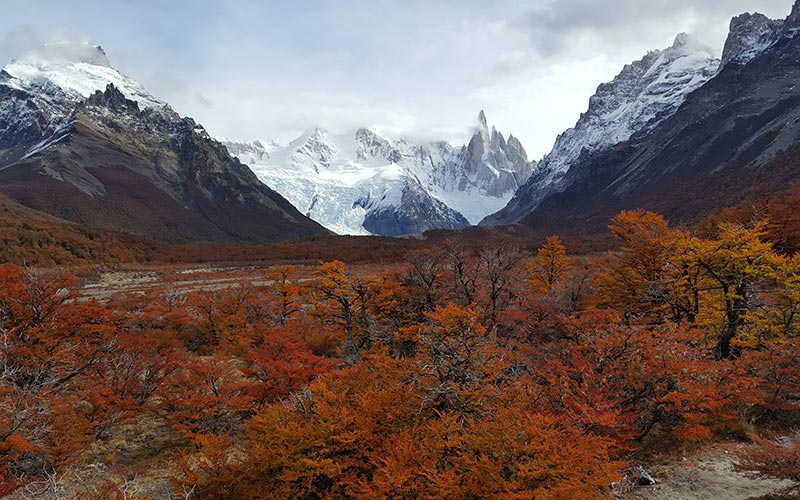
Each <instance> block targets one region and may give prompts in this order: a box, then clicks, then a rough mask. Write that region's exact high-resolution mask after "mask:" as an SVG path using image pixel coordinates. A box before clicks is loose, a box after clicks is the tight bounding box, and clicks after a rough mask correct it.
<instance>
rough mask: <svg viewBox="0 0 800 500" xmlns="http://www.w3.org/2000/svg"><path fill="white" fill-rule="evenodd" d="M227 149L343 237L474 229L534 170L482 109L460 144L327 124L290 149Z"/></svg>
mask: <svg viewBox="0 0 800 500" xmlns="http://www.w3.org/2000/svg"><path fill="white" fill-rule="evenodd" d="M225 145H226V146H227V148H228V150H229V151H230V152H231V154H233V155H234V156H236V157H238V158H239V159H240V160H241V161H242V162H243V163H245V164H247V165H249V166H250V167H251V168H252V169H253V171H254V172H255V173H256V175H258V177H259V178H260V179H261V180H262V181H264V182H265V183H267V184H269V185H270V186H273V187H274V188H275V189H276V190H277V191H278V192H280V193H281V194H282V195H283V196H285V197H286V198H287V199H288V200H289V201H291V202H292V203H293V204H294V205H295V206H296V207H298V208H299V209H300V210H301V211H303V212H304V213H305V214H306V215H307V216H308V217H310V218H312V219H314V220H316V221H317V222H319V223H320V224H322V225H323V226H325V227H327V228H328V229H330V230H332V231H335V232H337V233H340V234H378V235H383V236H397V235H405V234H418V233H422V232H424V231H427V230H430V229H458V228H462V227H466V226H468V225H470V224H476V223H477V222H479V221H480V220H481V219H482V218H483V217H485V216H487V215H489V214H491V213H493V212H495V211H497V210H499V209H500V208H502V207H503V206H505V205H506V204H507V203H508V201H509V200H510V199H511V196H512V195H513V194H514V192H515V191H516V190H517V189H518V188H519V186H521V185H522V184H523V183H524V182H525V180H527V178H528V177H529V176H530V174H531V172H532V170H533V167H534V166H535V163H534V162H530V161H529V160H528V157H527V153H526V152H525V149H524V148H523V147H522V144H521V143H520V142H519V140H518V139H516V138H515V137H514V136H509V138H508V140H506V139H505V137H504V136H503V135H502V134H501V133H499V132H498V131H497V130H495V129H494V128H492V129H491V130H490V129H489V127H488V124H487V121H486V116H485V114H484V113H483V112H482V111H481V113H480V115H479V117H478V125H477V127H476V129H475V132H474V135H473V136H472V138H471V139H470V141H469V143H468V144H467V145H465V146H463V147H461V148H454V147H453V146H451V145H450V144H449V143H447V142H445V141H431V142H420V141H416V142H415V141H412V140H409V139H398V140H390V139H387V138H384V137H381V136H379V135H378V134H376V133H374V132H372V131H370V130H367V129H359V130H357V131H355V132H353V133H348V134H333V133H330V132H328V131H326V130H323V129H320V128H315V129H312V130H309V131H307V132H306V133H304V134H303V135H302V136H300V137H299V138H297V139H296V140H294V141H292V142H291V143H290V144H289V145H288V146H286V147H281V146H279V145H277V144H276V143H274V142H273V143H268V144H265V143H263V142H260V141H256V142H253V143H241V142H234V141H227V142H225Z"/></svg>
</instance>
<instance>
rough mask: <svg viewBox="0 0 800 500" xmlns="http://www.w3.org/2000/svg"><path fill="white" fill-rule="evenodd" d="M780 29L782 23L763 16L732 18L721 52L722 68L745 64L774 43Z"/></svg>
mask: <svg viewBox="0 0 800 500" xmlns="http://www.w3.org/2000/svg"><path fill="white" fill-rule="evenodd" d="M782 27H783V21H778V20H773V19H770V18H768V17H767V16H765V15H763V14H758V13H755V14H750V13H745V14H742V15H740V16H736V17H734V18H733V19H732V20H731V27H730V32H729V34H728V38H727V40H725V48H724V49H723V51H722V66H726V65H728V64H729V63H731V62H736V63H738V64H747V63H748V62H750V61H751V60H752V59H753V58H755V57H756V56H758V55H759V54H761V53H762V52H764V50H766V49H767V47H769V46H770V45H772V44H773V43H775V40H776V39H777V37H778V34H779V32H780V30H781V28H782Z"/></svg>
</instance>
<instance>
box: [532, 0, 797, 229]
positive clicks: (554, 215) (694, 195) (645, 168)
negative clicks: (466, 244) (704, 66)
mask: <svg viewBox="0 0 800 500" xmlns="http://www.w3.org/2000/svg"><path fill="white" fill-rule="evenodd" d="M799 6H800V2H798V3H797V4H795V6H794V9H793V11H792V15H790V16H789V18H787V19H786V20H785V21H783V22H770V23H764V22H763V20H761V21H760V22H758V23H753V24H751V26H752V27H753V29H754V31H753V32H752V33H749V34H748V33H743V32H742V30H741V29H735V30H734V31H732V33H731V37H732V38H736V39H738V40H743V39H744V40H750V41H755V42H756V43H745V44H742V43H739V42H738V41H734V42H731V43H728V44H726V46H727V47H728V54H727V57H726V61H727V64H726V65H725V66H723V67H722V69H721V70H720V71H719V73H718V74H717V75H716V76H715V77H714V78H712V79H711V80H710V81H709V82H708V83H706V84H705V85H703V86H702V87H701V88H699V89H698V90H696V91H695V92H693V93H692V94H690V95H689V96H687V98H686V100H685V102H684V103H683V105H682V106H681V107H680V108H679V110H678V111H677V112H676V113H675V114H674V115H672V116H671V117H669V118H667V119H666V120H664V121H663V122H662V123H661V124H659V125H658V126H657V127H656V128H654V129H653V130H652V131H651V132H649V133H648V134H644V135H638V136H635V137H633V138H632V139H631V140H629V141H627V142H623V143H620V144H618V145H616V146H614V147H613V148H611V149H610V150H608V151H605V152H602V153H600V154H597V155H594V156H591V157H589V158H585V159H583V160H581V161H579V162H577V163H575V164H573V166H572V167H571V168H570V170H569V171H568V172H567V174H566V175H565V177H564V183H565V184H566V185H567V186H568V187H566V188H565V189H563V190H562V192H560V193H555V194H550V195H548V196H547V197H546V198H545V199H544V201H543V202H542V203H541V204H540V205H539V206H538V207H537V208H536V210H535V211H533V213H532V214H531V215H528V216H527V217H526V218H525V219H524V222H525V223H526V224H529V225H534V226H537V227H543V228H550V229H555V228H559V229H560V228H563V229H565V230H569V229H574V230H580V231H585V230H599V229H600V228H602V227H603V226H604V225H605V224H606V221H607V220H608V218H609V217H610V216H613V215H614V214H615V213H616V212H617V211H619V210H620V209H623V208H646V209H650V210H656V211H659V212H662V213H664V214H665V215H667V216H668V217H670V218H672V219H674V220H678V221H682V220H696V219H698V218H700V217H702V216H704V215H706V214H708V213H711V212H713V211H715V210H718V209H721V208H724V207H727V206H732V205H738V204H741V203H745V202H746V201H747V200H751V199H753V198H755V197H758V196H761V195H763V194H765V193H769V192H772V191H779V190H783V189H785V188H786V187H788V186H790V185H792V184H794V183H797V182H798V181H800V167H798V165H800V163H798V162H799V161H800V88H798V86H797V81H798V79H800V36H798V34H799V33H800V7H799ZM751 18H752V16H751ZM741 19H742V18H737V19H736V20H734V23H732V26H733V27H734V28H737V27H738V28H741V27H742V24H741V23H740V22H739V21H741ZM757 19H758V18H757ZM764 24H768V25H770V26H772V28H773V29H774V31H773V32H772V34H771V35H769V36H768V37H766V38H767V39H772V40H774V41H773V42H771V43H770V44H766V43H762V42H760V41H759V40H763V39H764V36H763V33H762V31H761V30H762V28H763V26H764ZM729 41H730V40H729ZM731 47H738V48H737V49H736V50H735V51H734V52H733V53H731V50H733V49H731ZM740 55H744V57H740Z"/></svg>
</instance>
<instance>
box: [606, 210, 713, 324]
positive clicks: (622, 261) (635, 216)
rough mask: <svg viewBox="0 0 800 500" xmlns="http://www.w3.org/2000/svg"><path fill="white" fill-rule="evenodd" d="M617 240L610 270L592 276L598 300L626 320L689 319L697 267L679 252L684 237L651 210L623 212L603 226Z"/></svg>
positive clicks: (695, 300) (694, 308)
mask: <svg viewBox="0 0 800 500" xmlns="http://www.w3.org/2000/svg"><path fill="white" fill-rule="evenodd" d="M609 228H610V229H611V232H612V233H614V235H615V236H617V237H618V238H619V239H620V240H621V241H622V249H621V252H620V254H619V256H618V258H617V260H616V262H615V263H614V264H613V265H612V266H611V268H610V269H609V270H608V271H607V272H606V273H604V274H603V275H602V276H601V277H600V279H599V280H598V284H599V288H600V291H601V294H602V299H601V304H602V305H604V306H611V307H614V308H616V309H618V310H620V311H621V312H622V313H623V315H624V317H625V318H626V319H627V320H629V321H630V320H644V321H646V322H650V323H661V322H663V321H664V320H665V319H667V318H668V319H671V320H672V321H673V322H675V323H681V322H682V321H684V320H686V321H688V322H690V323H693V322H694V321H695V319H696V316H697V313H698V310H699V307H700V306H699V300H700V283H699V280H700V277H699V268H698V267H697V266H696V265H695V264H694V263H693V262H692V261H691V260H687V258H686V255H685V251H684V250H683V247H684V246H685V245H684V241H685V240H686V238H687V236H686V235H685V234H684V233H682V232H680V231H676V230H673V229H671V228H670V227H669V223H668V222H667V221H666V220H665V219H664V218H663V217H662V216H661V215H658V214H654V213H652V212H644V211H641V210H636V211H623V212H621V213H620V214H619V215H618V216H617V217H615V218H614V219H612V221H611V225H610V226H609Z"/></svg>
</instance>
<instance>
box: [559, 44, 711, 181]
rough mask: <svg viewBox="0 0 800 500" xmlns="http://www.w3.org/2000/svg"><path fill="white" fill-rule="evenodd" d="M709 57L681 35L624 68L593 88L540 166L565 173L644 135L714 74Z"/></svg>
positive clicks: (707, 51) (706, 49) (704, 47)
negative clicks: (586, 106)
mask: <svg viewBox="0 0 800 500" xmlns="http://www.w3.org/2000/svg"><path fill="white" fill-rule="evenodd" d="M718 67H719V60H718V59H716V58H715V56H714V51H713V49H711V48H710V47H708V46H707V45H704V44H702V43H700V42H699V41H697V40H696V39H695V38H694V37H692V36H690V35H687V34H686V33H681V34H679V35H678V36H677V37H676V38H675V42H674V43H673V45H672V46H671V47H669V48H667V49H664V50H656V51H652V52H650V53H648V54H647V55H646V56H645V57H644V58H642V59H640V60H638V61H635V62H633V63H631V64H628V65H626V66H625V67H624V68H623V70H622V71H621V72H620V73H619V74H618V75H617V76H616V77H615V78H614V80H612V81H611V82H608V83H604V84H602V85H600V86H599V87H598V88H597V92H596V93H595V95H594V96H592V97H591V98H590V99H589V109H588V110H587V112H586V113H584V114H583V115H582V116H581V118H580V120H579V121H578V123H577V124H576V126H575V128H573V129H570V130H568V131H567V132H565V133H564V134H563V135H562V136H560V137H559V138H558V140H557V141H556V145H555V147H554V149H553V151H552V152H551V153H550V154H549V155H548V156H547V158H546V159H545V161H544V162H543V163H544V164H545V165H546V166H548V167H549V168H550V169H552V170H553V171H554V172H565V171H566V170H567V169H568V168H569V167H570V165H571V164H572V163H573V162H574V161H575V160H577V159H578V158H579V157H580V156H581V154H584V153H593V152H595V151H598V150H601V149H604V148H607V147H609V146H612V145H614V144H617V143H619V142H622V141H625V140H627V139H629V138H630V137H631V136H632V135H633V134H635V133H637V132H640V131H643V130H649V129H652V128H653V127H655V126H656V125H657V124H658V123H660V122H661V121H663V120H664V119H665V118H667V117H668V116H670V115H671V114H672V113H674V112H675V111H676V110H677V108H678V107H680V105H681V104H682V103H683V101H684V99H685V98H686V96H687V95H688V94H689V93H691V92H692V91H694V90H696V89H697V88H699V87H700V86H701V85H703V84H704V83H705V82H707V81H708V80H709V79H711V77H713V76H714V74H715V73H716V70H717V68H718Z"/></svg>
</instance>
